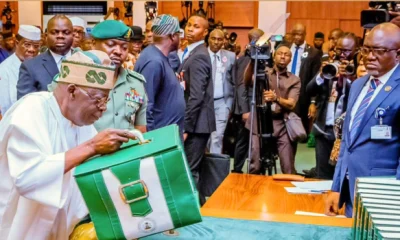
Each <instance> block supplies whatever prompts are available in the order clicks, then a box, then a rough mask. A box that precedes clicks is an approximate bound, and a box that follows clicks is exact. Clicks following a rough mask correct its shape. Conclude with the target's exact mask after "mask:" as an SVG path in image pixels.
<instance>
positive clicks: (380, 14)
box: [360, 1, 400, 29]
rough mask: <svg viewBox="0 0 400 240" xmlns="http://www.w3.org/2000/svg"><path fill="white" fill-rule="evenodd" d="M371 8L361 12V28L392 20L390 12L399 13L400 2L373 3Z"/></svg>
mask: <svg viewBox="0 0 400 240" xmlns="http://www.w3.org/2000/svg"><path fill="white" fill-rule="evenodd" d="M369 7H370V9H368V10H363V11H361V20H360V22H361V27H363V28H365V29H371V28H373V27H375V26H376V25H378V24H381V23H384V22H389V21H390V20H392V17H391V16H390V14H389V11H392V12H399V11H400V2H383V1H371V2H369Z"/></svg>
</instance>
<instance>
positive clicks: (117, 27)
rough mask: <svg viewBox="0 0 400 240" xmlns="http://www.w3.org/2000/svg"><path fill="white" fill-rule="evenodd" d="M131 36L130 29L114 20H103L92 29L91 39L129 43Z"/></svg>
mask: <svg viewBox="0 0 400 240" xmlns="http://www.w3.org/2000/svg"><path fill="white" fill-rule="evenodd" d="M131 35H132V29H131V28H130V27H128V26H126V25H125V24H124V23H122V22H120V21H116V20H105V21H103V22H100V23H98V24H97V25H96V26H94V28H93V29H92V37H93V38H94V39H118V40H123V41H129V40H130V38H131Z"/></svg>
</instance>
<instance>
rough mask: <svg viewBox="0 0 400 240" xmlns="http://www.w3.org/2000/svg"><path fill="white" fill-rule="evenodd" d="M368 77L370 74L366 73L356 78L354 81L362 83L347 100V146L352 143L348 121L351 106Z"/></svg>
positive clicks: (351, 109) (349, 119)
mask: <svg viewBox="0 0 400 240" xmlns="http://www.w3.org/2000/svg"><path fill="white" fill-rule="evenodd" d="M369 77H370V75H367V76H365V77H362V78H360V79H358V80H356V81H360V82H362V84H360V87H359V88H358V89H356V90H355V91H354V94H352V95H351V98H350V99H349V102H348V106H350V107H348V108H347V114H346V121H347V126H349V127H348V131H347V139H348V141H346V144H347V146H348V147H350V146H351V145H352V142H350V121H351V120H352V119H351V112H352V111H353V106H354V103H355V102H356V100H357V97H358V96H359V95H360V93H361V91H362V89H363V88H364V86H365V84H366V82H367V81H368V80H369ZM351 87H352V88H353V89H354V85H352V86H351Z"/></svg>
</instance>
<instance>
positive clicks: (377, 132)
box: [325, 23, 400, 217]
mask: <svg viewBox="0 0 400 240" xmlns="http://www.w3.org/2000/svg"><path fill="white" fill-rule="evenodd" d="M361 54H362V56H363V58H364V64H365V67H366V69H367V71H368V74H367V75H366V76H364V77H362V78H360V79H358V80H356V81H355V82H354V83H353V84H352V87H351V90H350V95H349V105H348V107H347V115H346V119H345V122H344V127H343V137H342V143H341V147H340V154H339V159H338V163H337V165H336V169H335V175H334V178H333V184H332V192H331V193H330V194H329V196H328V199H327V204H326V209H325V212H326V214H327V215H331V216H332V215H336V214H337V211H338V209H339V208H340V207H341V206H343V203H345V204H346V211H345V212H346V216H347V217H351V215H352V208H353V202H354V195H353V193H354V186H355V182H356V179H357V178H358V177H364V176H396V177H397V179H400V163H399V160H400V101H399V100H398V99H399V97H398V96H399V95H400V67H399V54H400V28H399V27H397V26H396V25H394V24H392V23H383V24H380V25H378V26H376V27H374V28H373V29H372V31H371V32H370V33H369V34H368V36H367V37H366V39H365V42H364V46H363V47H362V48H361Z"/></svg>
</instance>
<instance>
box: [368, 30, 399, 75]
mask: <svg viewBox="0 0 400 240" xmlns="http://www.w3.org/2000/svg"><path fill="white" fill-rule="evenodd" d="M372 49H374V50H372ZM371 50H372V51H371ZM362 53H363V57H364V64H365V67H366V69H367V71H368V73H369V74H371V75H372V76H374V77H376V78H378V77H380V76H382V75H384V74H386V73H387V72H389V71H390V70H391V69H393V68H394V67H395V66H396V64H397V63H398V62H399V60H398V56H399V55H400V29H399V27H397V26H396V25H394V24H393V23H382V24H379V25H377V26H376V27H374V28H373V29H372V30H371V32H370V33H369V34H368V36H367V37H366V38H365V41H364V47H363V51H362Z"/></svg>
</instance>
